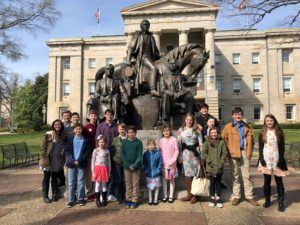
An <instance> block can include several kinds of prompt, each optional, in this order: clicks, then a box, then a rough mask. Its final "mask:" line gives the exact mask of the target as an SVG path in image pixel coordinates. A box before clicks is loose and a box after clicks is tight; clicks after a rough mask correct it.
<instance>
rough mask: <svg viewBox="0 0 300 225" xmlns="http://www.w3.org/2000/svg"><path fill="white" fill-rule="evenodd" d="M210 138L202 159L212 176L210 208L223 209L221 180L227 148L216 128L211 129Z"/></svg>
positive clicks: (205, 144)
mask: <svg viewBox="0 0 300 225" xmlns="http://www.w3.org/2000/svg"><path fill="white" fill-rule="evenodd" d="M208 135H209V136H208V137H207V138H206V141H205V142H204V145H203V151H202V157H203V160H204V161H205V165H206V171H207V172H208V173H209V174H210V188H209V195H210V198H211V200H210V203H209V204H208V205H209V206H210V207H214V206H217V207H218V208H222V207H223V203H222V201H221V189H222V186H221V179H222V174H223V166H224V163H225V162H226V158H227V154H228V153H227V147H226V144H225V142H224V141H223V140H221V138H220V135H219V134H218V129H217V128H216V127H211V128H210V130H209V133H208Z"/></svg>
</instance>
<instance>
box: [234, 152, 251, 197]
mask: <svg viewBox="0 0 300 225" xmlns="http://www.w3.org/2000/svg"><path fill="white" fill-rule="evenodd" d="M241 155H242V157H241V158H229V164H230V168H231V175H232V181H233V188H232V196H231V199H234V198H237V199H240V198H241V179H243V183H244V193H245V198H246V199H252V198H253V184H252V182H251V180H250V160H249V159H247V157H246V151H241Z"/></svg>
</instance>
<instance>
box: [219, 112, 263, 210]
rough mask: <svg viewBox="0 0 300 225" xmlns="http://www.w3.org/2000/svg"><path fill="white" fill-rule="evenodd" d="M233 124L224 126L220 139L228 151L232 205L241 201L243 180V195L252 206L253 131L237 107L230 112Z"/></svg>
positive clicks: (254, 203)
mask: <svg viewBox="0 0 300 225" xmlns="http://www.w3.org/2000/svg"><path fill="white" fill-rule="evenodd" d="M232 118H233V122H231V123H228V124H226V125H225V127H224V130H223V132H222V138H223V140H224V141H225V142H226V144H227V148H228V151H229V164H230V168H231V173H232V178H233V188H232V189H233V190H232V192H233V193H232V202H231V203H232V205H235V206H236V205H238V204H239V203H240V199H241V183H240V178H242V179H243V183H244V193H245V199H246V201H247V202H249V203H250V204H252V205H254V206H258V203H257V202H256V201H255V200H254V199H253V185H252V182H251V180H250V168H249V167H250V159H251V156H252V151H253V146H254V134H253V129H252V127H250V126H249V125H248V124H246V123H245V122H244V121H243V110H242V109H241V108H239V107H237V108H235V109H233V110H232ZM240 176H242V177H240Z"/></svg>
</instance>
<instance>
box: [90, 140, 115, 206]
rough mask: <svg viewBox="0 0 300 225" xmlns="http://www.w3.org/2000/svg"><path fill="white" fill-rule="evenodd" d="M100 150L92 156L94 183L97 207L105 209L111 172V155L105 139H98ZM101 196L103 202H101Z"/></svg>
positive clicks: (96, 149) (95, 150)
mask: <svg viewBox="0 0 300 225" xmlns="http://www.w3.org/2000/svg"><path fill="white" fill-rule="evenodd" d="M98 145H99V147H98V148H95V149H94V151H93V155H92V163H91V165H92V181H93V182H95V192H96V205H97V207H104V206H106V204H107V182H108V180H109V176H110V171H111V161H110V153H109V150H108V149H105V138H104V137H103V136H102V135H100V136H99V137H98ZM100 195H101V196H102V200H101V202H100Z"/></svg>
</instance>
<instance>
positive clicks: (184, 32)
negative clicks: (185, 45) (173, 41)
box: [178, 30, 190, 34]
mask: <svg viewBox="0 0 300 225" xmlns="http://www.w3.org/2000/svg"><path fill="white" fill-rule="evenodd" d="M189 32H190V30H178V34H189Z"/></svg>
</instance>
